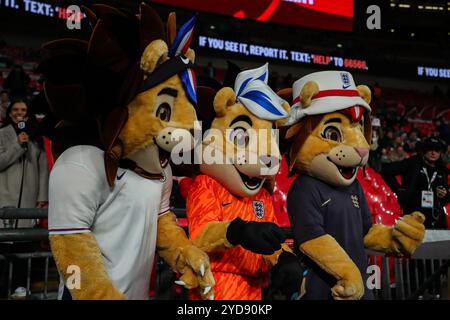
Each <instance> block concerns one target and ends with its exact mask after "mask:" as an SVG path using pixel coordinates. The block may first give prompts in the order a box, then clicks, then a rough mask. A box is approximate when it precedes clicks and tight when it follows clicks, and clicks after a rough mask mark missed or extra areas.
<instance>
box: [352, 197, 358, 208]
mask: <svg viewBox="0 0 450 320" xmlns="http://www.w3.org/2000/svg"><path fill="white" fill-rule="evenodd" d="M351 198H352V202H353V206H354V207H355V208H359V198H358V196H357V195H356V194H352V196H351Z"/></svg>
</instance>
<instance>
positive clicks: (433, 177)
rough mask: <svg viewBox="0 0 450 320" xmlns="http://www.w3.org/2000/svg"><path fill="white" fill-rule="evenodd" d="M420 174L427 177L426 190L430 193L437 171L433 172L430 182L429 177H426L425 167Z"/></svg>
mask: <svg viewBox="0 0 450 320" xmlns="http://www.w3.org/2000/svg"><path fill="white" fill-rule="evenodd" d="M422 172H423V173H424V174H425V176H426V177H427V183H428V190H430V191H431V184H432V183H433V181H434V179H436V176H437V171H435V172H433V176H432V177H431V180H430V177H429V176H428V171H427V169H426V168H425V167H423V168H422Z"/></svg>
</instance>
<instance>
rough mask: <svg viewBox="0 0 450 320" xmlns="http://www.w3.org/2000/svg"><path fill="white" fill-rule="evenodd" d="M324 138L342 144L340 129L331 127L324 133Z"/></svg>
mask: <svg viewBox="0 0 450 320" xmlns="http://www.w3.org/2000/svg"><path fill="white" fill-rule="evenodd" d="M322 137H324V138H325V139H328V140H333V141H338V142H340V141H341V132H340V131H339V129H338V128H336V127H333V126H329V127H327V128H326V129H325V130H324V131H323V133H322Z"/></svg>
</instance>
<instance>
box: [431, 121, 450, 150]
mask: <svg viewBox="0 0 450 320" xmlns="http://www.w3.org/2000/svg"><path fill="white" fill-rule="evenodd" d="M435 125H436V130H437V131H438V133H439V138H441V139H442V140H444V141H445V142H446V143H447V144H450V127H449V125H448V124H447V122H446V121H445V120H444V119H443V118H439V119H436V121H435Z"/></svg>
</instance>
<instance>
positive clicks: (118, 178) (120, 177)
mask: <svg viewBox="0 0 450 320" xmlns="http://www.w3.org/2000/svg"><path fill="white" fill-rule="evenodd" d="M125 173H126V171H124V172H122V174H121V175H120V176H119V175H117V180H120V179H122V178H123V176H124V175H125Z"/></svg>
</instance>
